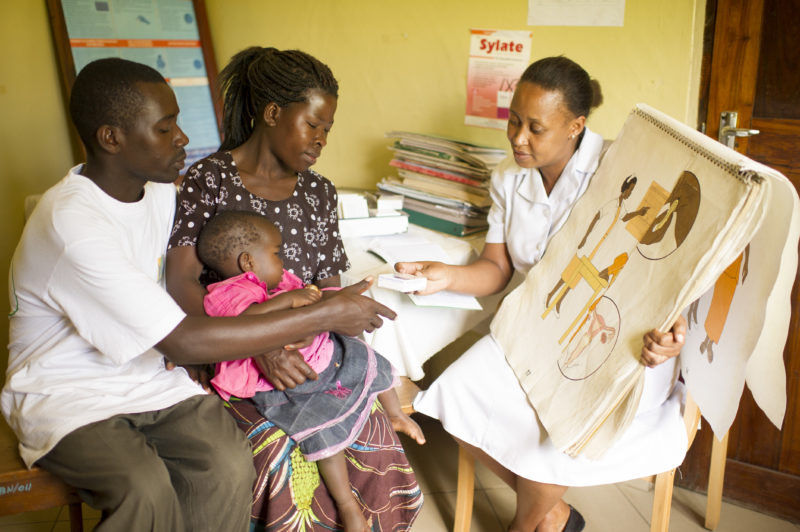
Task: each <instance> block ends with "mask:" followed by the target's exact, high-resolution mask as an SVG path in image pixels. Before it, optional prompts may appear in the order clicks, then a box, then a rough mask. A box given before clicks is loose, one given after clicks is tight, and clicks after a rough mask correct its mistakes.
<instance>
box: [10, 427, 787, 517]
mask: <svg viewBox="0 0 800 532" xmlns="http://www.w3.org/2000/svg"><path fill="white" fill-rule="evenodd" d="M415 416H417V415H415ZM416 419H417V420H418V421H419V423H420V425H422V428H423V430H424V431H425V436H426V437H427V439H428V443H427V444H425V445H424V446H422V447H420V446H418V445H416V444H414V443H412V442H410V441H409V440H408V438H404V439H403V445H404V446H405V448H406V451H407V452H408V455H409V458H410V460H411V463H412V465H413V466H414V469H415V470H416V472H417V478H418V480H419V483H420V486H421V487H422V491H423V493H424V494H425V503H424V505H423V507H422V512H421V514H420V516H419V518H418V519H417V521H416V523H415V524H414V527H413V530H415V531H420V532H446V531H448V530H450V529H451V527H452V525H453V510H454V509H455V501H456V463H457V458H458V450H457V447H456V445H455V443H454V442H453V440H452V439H451V438H450V437H449V436H448V435H447V433H445V432H444V431H443V430H442V429H441V426H440V425H439V423H438V422H436V421H434V420H431V419H429V418H424V417H416ZM565 498H566V500H567V502H569V503H570V504H572V505H573V506H575V507H576V508H578V509H580V511H581V513H582V514H583V516H584V517H585V518H586V521H587V524H586V529H585V531H586V532H647V531H648V530H650V510H651V505H652V501H653V499H652V492H651V491H650V488H649V485H648V484H647V483H645V482H643V481H632V482H626V483H623V484H615V485H610V486H601V487H594V488H572V489H570V490H569V491H567V494H566V497H565ZM704 511H705V497H704V496H703V495H700V494H697V493H693V492H690V491H687V490H683V489H680V488H676V490H675V494H674V496H673V501H672V517H671V523H670V531H671V532H702V531H704V530H705V529H704V528H703V526H702V522H703V512H704ZM513 513H514V492H513V491H511V489H510V488H508V487H506V486H505V485H504V484H503V483H502V482H501V481H500V480H499V479H498V478H497V477H495V476H494V475H493V474H492V473H490V472H489V471H488V470H486V469H485V468H483V467H482V466H481V465H480V464H479V465H478V468H477V474H476V482H475V505H474V510H473V515H472V527H471V530H472V532H502V531H504V530H505V529H506V526H507V525H508V522H509V520H510V519H511V516H512V515H513ZM98 517H99V516H98V514H97V512H95V511H94V510H91V509H90V508H87V507H85V506H84V526H85V528H86V530H91V529H92V527H93V526H94V525H95V524H96V523H97V520H98ZM68 518H69V512H68V511H67V509H66V508H55V509H53V510H46V511H42V512H30V513H27V514H22V515H16V516H10V517H4V518H0V532H67V531H69V522H68ZM716 530H717V532H745V531H748V532H751V531H753V532H800V526H798V525H795V524H792V523H790V522H788V521H781V520H780V519H775V518H774V517H770V516H767V515H764V514H760V513H758V512H753V511H751V510H746V509H744V508H740V507H738V506H734V505H732V504H728V503H723V506H722V516H721V519H720V524H719V526H718V527H717V529H716Z"/></svg>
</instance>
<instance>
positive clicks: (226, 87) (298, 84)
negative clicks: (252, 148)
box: [220, 46, 339, 150]
mask: <svg viewBox="0 0 800 532" xmlns="http://www.w3.org/2000/svg"><path fill="white" fill-rule="evenodd" d="M220 84H221V87H222V92H223V94H224V99H223V109H224V111H223V117H222V130H223V134H224V140H223V142H222V146H220V149H222V150H230V149H232V148H235V147H237V146H239V145H241V144H242V143H243V142H244V141H246V140H247V139H248V137H250V134H251V133H252V132H253V124H254V120H255V119H256V117H258V116H259V115H260V114H261V113H262V111H263V110H264V107H265V106H266V105H267V104H269V103H271V102H275V103H276V104H278V105H279V106H280V107H285V106H287V105H289V104H290V103H292V102H302V101H305V99H306V98H307V96H308V91H309V90H313V89H319V90H321V91H324V92H326V93H328V94H331V95H332V96H337V97H338V95H339V84H338V83H337V81H336V78H334V77H333V73H332V72H331V69H330V68H328V66H327V65H326V64H324V63H322V62H321V61H319V60H318V59H316V58H314V57H312V56H311V55H309V54H307V53H305V52H301V51H300V50H278V49H276V48H262V47H260V46H253V47H251V48H247V49H245V50H242V51H241V52H239V53H237V54H236V55H234V56H233V58H232V59H231V61H230V62H229V63H228V65H227V66H226V67H225V68H224V69H223V70H222V73H221V74H220Z"/></svg>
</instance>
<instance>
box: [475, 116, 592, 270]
mask: <svg viewBox="0 0 800 532" xmlns="http://www.w3.org/2000/svg"><path fill="white" fill-rule="evenodd" d="M602 150H603V137H601V136H600V135H598V134H597V133H593V132H592V131H590V130H589V128H585V133H584V135H583V139H582V140H581V144H580V146H579V147H578V149H577V150H576V151H575V153H574V154H573V155H572V157H571V158H570V160H569V162H567V166H565V167H564V171H563V172H562V173H561V177H559V178H558V181H556V184H555V186H554V187H553V190H551V191H550V195H549V196H548V195H547V192H546V191H545V189H544V183H542V176H541V174H540V173H539V170H538V169H536V168H532V169H531V168H522V167H520V166H519V165H518V164H517V163H516V162H515V161H514V157H513V156H509V157H507V158H506V159H504V160H503V161H502V162H501V163H500V164H499V165H497V168H495V170H494V172H493V173H492V183H491V189H490V194H491V197H492V208H491V209H490V210H489V231H488V232H487V233H486V242H490V243H495V244H501V243H505V244H506V247H507V248H508V253H509V255H510V256H511V262H512V264H513V265H514V269H516V270H518V271H520V272H522V273H523V274H527V273H528V271H529V270H530V269H531V268H532V267H533V265H534V264H536V263H537V262H539V260H540V259H541V258H542V255H543V254H544V250H545V249H546V248H547V243H548V241H549V240H550V238H551V237H552V236H553V235H554V234H555V233H556V231H558V230H559V229H560V228H561V226H562V225H564V222H565V221H566V220H567V216H569V213H570V211H571V210H572V207H573V205H575V202H576V201H577V200H578V198H580V197H581V195H583V193H584V191H585V190H586V187H587V186H588V185H589V180H590V178H591V176H592V175H593V174H594V172H595V170H597V166H598V163H599V159H600V154H601V153H602ZM515 237H517V238H515Z"/></svg>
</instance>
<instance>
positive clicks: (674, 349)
mask: <svg viewBox="0 0 800 532" xmlns="http://www.w3.org/2000/svg"><path fill="white" fill-rule="evenodd" d="M643 341H644V345H643V346H642V357H641V360H642V364H644V365H645V366H647V367H650V368H652V367H655V366H658V365H659V364H662V363H664V362H666V361H667V360H669V359H670V358H673V357H676V356H678V355H680V354H681V349H682V348H683V344H684V342H685V341H686V319H685V318H684V317H683V316H678V319H677V320H676V321H675V323H673V324H672V328H671V329H670V330H669V332H665V333H661V332H658V331H657V330H655V329H653V330H652V331H650V332H649V333H647V334H645V335H644V338H643Z"/></svg>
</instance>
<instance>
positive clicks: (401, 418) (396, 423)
mask: <svg viewBox="0 0 800 532" xmlns="http://www.w3.org/2000/svg"><path fill="white" fill-rule="evenodd" d="M389 421H390V422H391V423H392V428H393V429H394V430H395V432H402V433H403V434H406V435H407V436H410V437H411V438H413V439H414V441H416V442H417V443H418V444H420V445H422V444H424V443H425V435H424V434H422V429H421V428H419V425H417V422H416V421H414V420H413V419H411V418H410V417H409V416H408V414H404V413H402V412H401V413H399V414H397V415H394V416H389Z"/></svg>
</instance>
